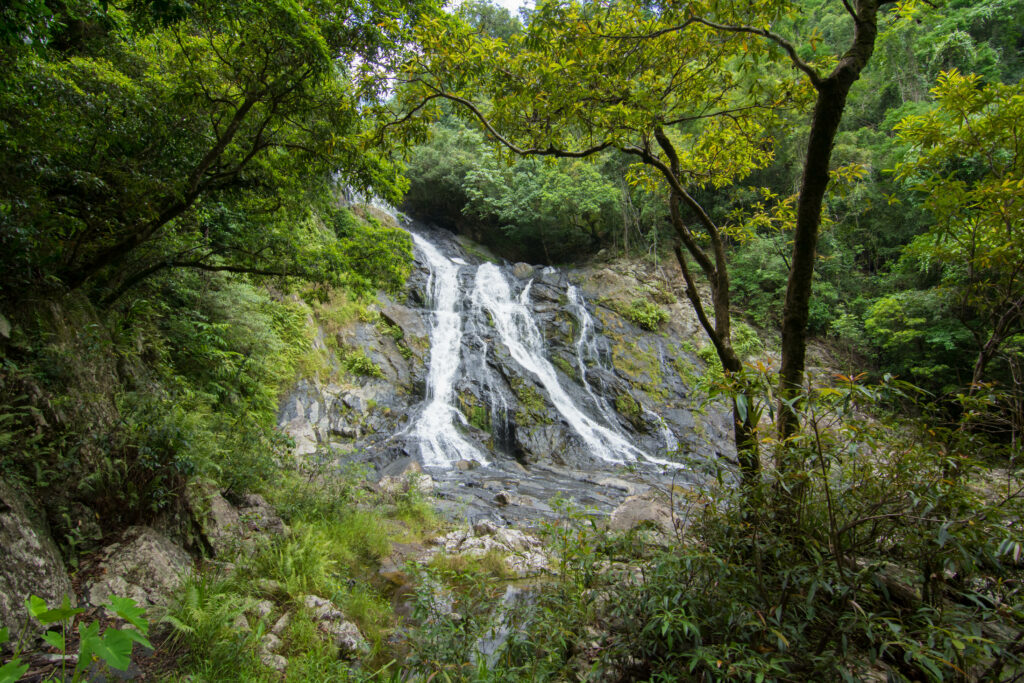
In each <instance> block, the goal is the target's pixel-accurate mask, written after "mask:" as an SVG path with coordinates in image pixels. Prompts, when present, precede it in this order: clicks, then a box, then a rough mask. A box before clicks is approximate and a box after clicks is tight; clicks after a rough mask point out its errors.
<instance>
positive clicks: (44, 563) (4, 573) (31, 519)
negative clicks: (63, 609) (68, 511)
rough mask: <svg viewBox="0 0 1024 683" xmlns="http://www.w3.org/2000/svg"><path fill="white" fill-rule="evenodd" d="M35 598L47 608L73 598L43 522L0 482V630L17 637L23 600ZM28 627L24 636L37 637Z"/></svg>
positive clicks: (25, 618)
mask: <svg viewBox="0 0 1024 683" xmlns="http://www.w3.org/2000/svg"><path fill="white" fill-rule="evenodd" d="M29 595H38V596H39V597H41V598H42V599H43V600H45V601H46V602H47V604H48V605H51V606H52V605H54V604H55V603H60V601H61V600H62V599H63V598H64V597H66V596H67V597H71V598H72V602H74V595H73V593H72V589H71V580H70V578H69V577H68V573H67V570H66V569H65V568H64V561H63V560H62V559H61V556H60V552H58V550H57V545H56V544H55V543H54V542H53V539H52V538H51V537H50V533H49V530H48V529H47V527H46V524H45V522H44V521H43V518H42V517H41V516H40V515H38V514H37V513H36V512H35V510H33V509H32V507H31V506H30V505H29V503H28V501H27V500H25V498H24V497H22V496H21V495H20V494H19V493H17V492H16V491H15V490H14V489H13V488H12V487H10V486H9V485H7V484H6V483H5V482H4V481H3V480H0V626H7V627H8V628H9V629H10V633H11V637H12V638H16V637H18V636H19V635H20V633H21V630H22V626H23V625H24V624H26V623H28V613H27V612H26V611H25V600H26V598H28V597H29ZM36 627H38V624H36V623H35V622H33V623H32V624H30V628H29V630H28V632H27V633H28V634H29V635H31V636H34V635H36V634H37V633H41V632H42V631H43V629H42V628H36Z"/></svg>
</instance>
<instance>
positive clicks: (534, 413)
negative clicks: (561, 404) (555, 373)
mask: <svg viewBox="0 0 1024 683" xmlns="http://www.w3.org/2000/svg"><path fill="white" fill-rule="evenodd" d="M510 384H511V385H512V391H514V392H515V394H516V398H517V399H518V400H519V409H518V410H516V423H517V424H520V425H523V426H526V425H535V424H542V425H546V424H551V416H550V415H549V414H548V410H547V403H546V402H545V401H544V397H543V396H542V395H541V393H540V392H539V391H537V388H536V387H535V386H533V385H532V384H530V383H529V382H527V381H526V380H524V379H522V378H520V377H513V378H511V380H510Z"/></svg>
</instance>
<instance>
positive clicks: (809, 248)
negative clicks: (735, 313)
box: [779, 0, 880, 464]
mask: <svg viewBox="0 0 1024 683" xmlns="http://www.w3.org/2000/svg"><path fill="white" fill-rule="evenodd" d="M879 4H880V3H879V2H878V1H877V0H862V1H861V2H860V3H858V5H857V17H856V28H855V31H854V37H853V44H852V45H851V46H850V48H849V50H847V52H846V54H844V55H843V56H842V58H841V59H840V60H839V64H838V65H837V66H836V68H835V69H834V70H833V71H832V73H831V74H829V76H828V78H825V79H822V80H821V81H820V82H818V83H817V84H816V86H815V87H816V88H817V91H818V97H817V100H816V102H815V105H814V115H813V117H812V119H811V133H810V137H809V139H808V144H807V156H806V157H805V160H804V176H803V181H802V183H801V187H800V195H799V199H798V201H797V212H796V230H795V232H794V235H793V254H792V257H791V260H790V269H789V280H788V282H787V284H786V303H785V308H784V309H783V315H782V366H781V368H780V370H779V397H780V401H779V437H780V440H782V441H785V440H786V439H788V438H790V437H792V436H793V435H794V434H796V433H797V431H798V430H799V428H800V423H799V419H798V417H797V414H796V412H795V411H794V410H793V408H792V406H791V404H790V403H787V401H792V400H793V399H794V398H795V397H797V396H799V395H800V391H801V390H802V388H803V381H804V360H805V355H806V351H807V321H808V315H809V313H810V301H811V289H812V285H813V279H814V262H815V259H816V257H817V247H818V228H819V227H820V225H821V207H822V203H823V201H824V198H825V190H826V189H827V187H828V182H829V164H830V162H831V160H832V143H833V142H834V141H835V137H836V131H837V130H838V129H839V122H840V121H841V120H842V117H843V110H844V109H845V108H846V98H847V95H849V93H850V87H851V86H852V85H853V83H854V82H855V81H856V80H857V79H858V78H860V72H861V70H862V69H863V68H864V66H865V65H866V64H867V63H868V60H869V59H870V58H871V53H872V52H873V51H874V48H875V38H876V36H877V35H878V26H877V14H878V6H879ZM780 464H781V463H780Z"/></svg>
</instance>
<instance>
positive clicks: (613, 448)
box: [408, 233, 679, 468]
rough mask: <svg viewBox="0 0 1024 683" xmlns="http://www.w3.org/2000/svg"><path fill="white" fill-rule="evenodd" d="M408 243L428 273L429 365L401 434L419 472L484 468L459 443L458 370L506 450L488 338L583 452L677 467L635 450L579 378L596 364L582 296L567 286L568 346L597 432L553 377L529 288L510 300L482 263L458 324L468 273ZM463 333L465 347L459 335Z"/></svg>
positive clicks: (428, 247) (504, 414) (422, 243)
mask: <svg viewBox="0 0 1024 683" xmlns="http://www.w3.org/2000/svg"><path fill="white" fill-rule="evenodd" d="M412 238H413V242H414V243H415V245H416V248H417V250H418V251H419V252H420V253H421V254H422V256H423V258H424V260H425V261H426V263H427V266H428V268H429V271H430V276H429V280H428V282H427V289H428V291H429V296H430V299H431V301H430V303H431V305H432V310H431V322H430V329H429V336H430V345H431V347H430V360H429V366H428V371H427V373H428V374H427V396H426V400H425V401H424V404H423V407H422V409H421V411H420V414H419V417H418V418H417V419H416V421H415V422H414V424H413V425H412V427H411V428H410V429H409V431H408V434H409V435H411V436H412V437H413V438H414V439H415V441H416V442H417V443H418V444H419V447H420V454H421V457H422V461H423V464H424V465H425V466H428V467H437V468H451V467H452V466H453V465H454V463H456V462H458V461H460V460H475V461H476V462H478V463H480V464H481V465H487V464H489V463H488V461H487V458H486V457H485V456H484V454H483V453H482V452H481V449H479V448H477V447H476V446H474V445H473V443H471V442H470V441H469V439H467V438H466V436H464V435H463V432H462V431H461V430H460V428H459V426H460V425H461V426H462V427H465V428H467V429H468V428H469V421H468V420H467V419H466V416H465V415H464V414H463V413H462V412H461V411H460V410H459V409H458V408H457V407H455V405H453V401H454V397H455V383H456V381H457V380H458V379H459V368H460V365H464V366H465V368H464V372H470V373H472V374H474V375H475V378H476V381H478V382H479V383H480V384H481V385H482V386H483V387H484V388H485V390H486V393H487V399H486V400H487V402H488V403H489V408H490V418H491V420H490V421H491V430H492V438H493V441H492V443H493V444H494V445H495V446H496V447H499V448H503V449H505V450H509V448H510V446H511V441H512V435H511V434H510V433H506V431H507V430H508V429H509V425H510V423H509V419H508V416H509V413H510V406H509V403H508V402H507V401H506V397H505V395H504V392H505V391H507V389H503V385H504V380H503V379H501V378H500V377H498V376H497V375H496V374H495V373H494V371H493V370H492V369H491V368H490V367H489V365H488V360H487V359H488V348H489V341H488V340H489V339H490V337H491V335H492V334H493V335H494V337H496V340H497V342H499V343H500V344H502V345H503V346H504V347H505V348H506V349H507V350H508V353H509V355H510V356H511V358H512V360H514V361H515V363H516V364H518V366H519V367H520V368H521V369H522V371H524V372H526V373H527V374H528V375H530V376H532V377H533V378H534V379H536V381H537V382H538V383H539V384H540V386H541V387H543V389H544V391H545V393H546V394H547V397H548V399H549V400H550V403H551V405H552V406H553V407H554V409H555V410H556V411H557V412H558V414H559V415H560V416H561V417H562V419H563V420H564V422H565V423H566V424H567V425H568V426H569V427H570V428H571V430H572V431H573V432H575V433H576V434H577V435H578V436H579V437H580V439H582V441H583V443H584V444H585V445H586V450H587V452H588V453H589V454H591V455H593V456H594V457H596V458H598V459H600V460H602V461H605V462H608V463H624V462H636V461H646V462H651V463H656V464H659V465H665V466H670V467H678V466H679V465H678V463H675V462H671V461H668V460H665V459H662V458H658V457H654V456H651V455H649V454H648V453H645V452H644V451H643V450H641V449H640V448H638V447H637V446H635V445H634V444H633V443H632V442H631V441H630V440H629V439H628V438H627V437H625V436H624V435H623V434H622V433H620V432H619V431H618V429H617V428H616V427H615V426H614V425H617V424H618V421H619V420H618V416H617V414H616V413H615V411H614V409H613V408H612V407H611V406H610V405H609V404H608V402H607V401H606V400H605V399H603V398H602V397H601V396H600V395H599V394H598V392H597V391H595V390H594V388H593V387H592V386H591V384H590V382H589V380H588V378H587V365H586V363H587V361H588V360H589V361H597V362H599V361H600V358H599V352H598V348H597V342H596V338H595V337H596V335H595V334H594V323H593V319H592V318H591V317H590V314H589V312H588V311H587V308H586V305H585V302H584V301H583V297H582V295H581V294H580V293H579V291H578V290H577V289H576V288H575V287H574V286H571V285H570V286H569V288H568V290H567V292H566V295H567V297H568V300H569V307H570V312H571V313H572V314H573V315H574V316H575V317H576V319H577V320H578V321H579V323H580V327H581V329H580V335H579V338H578V339H577V340H576V343H575V346H576V355H577V362H578V366H579V371H580V378H581V382H582V384H583V388H584V390H585V391H586V393H587V395H588V396H589V398H590V399H591V400H592V401H593V407H594V409H595V410H596V416H597V417H599V418H601V419H602V420H603V421H604V422H605V424H602V423H601V422H599V421H598V420H596V419H594V417H592V416H591V415H588V414H587V413H586V412H584V410H583V408H582V407H581V406H580V405H578V404H577V403H576V402H575V401H574V400H573V398H572V397H571V396H570V394H569V392H568V391H567V390H566V389H565V387H563V386H562V385H561V383H560V381H559V378H558V373H557V372H556V371H555V368H554V366H553V365H552V364H551V362H550V361H549V360H548V358H547V355H546V353H545V349H544V337H543V335H542V334H541V332H540V328H539V327H538V325H537V322H536V320H535V318H534V314H533V311H532V309H531V306H530V291H531V287H532V285H533V282H532V281H530V282H529V283H527V285H526V286H525V287H524V288H523V289H522V291H521V292H520V293H519V294H518V296H513V293H512V287H511V285H510V284H509V280H508V279H507V278H506V277H505V274H504V273H503V272H502V270H501V268H500V267H499V266H496V265H494V264H493V263H483V264H481V265H480V266H477V267H476V273H475V276H474V277H473V289H472V292H471V294H469V296H470V298H471V303H472V310H471V311H469V312H468V313H469V314H468V315H466V316H464V315H463V311H462V310H461V309H462V302H461V301H460V299H461V298H462V297H464V296H466V294H467V293H464V292H462V291H461V290H460V283H459V274H460V270H461V269H462V268H463V267H465V268H467V269H468V268H471V266H469V265H468V264H467V263H466V262H465V261H464V260H462V259H461V258H451V257H448V256H445V255H444V254H443V253H441V251H440V249H438V247H437V246H435V245H434V244H433V243H431V242H430V241H429V240H428V239H427V238H425V237H423V236H422V235H419V234H416V233H413V234H412ZM464 327H467V332H466V333H465V334H466V335H468V336H466V340H465V341H466V343H464V340H463V337H464V330H463V328H464ZM467 346H472V347H473V348H475V349H477V350H478V351H474V352H473V353H472V354H470V355H468V356H467V359H472V360H467V362H466V363H463V360H462V357H461V356H462V352H463V349H464V348H466V347H467ZM658 422H659V423H660V424H661V425H662V432H663V436H664V438H665V445H666V447H667V450H668V451H669V452H672V451H674V450H675V449H676V448H677V445H678V444H677V443H676V441H675V437H674V436H673V435H672V432H671V430H669V429H668V427H667V426H666V425H665V423H664V421H662V420H660V418H659V419H658Z"/></svg>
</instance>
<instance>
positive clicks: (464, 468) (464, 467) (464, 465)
mask: <svg viewBox="0 0 1024 683" xmlns="http://www.w3.org/2000/svg"><path fill="white" fill-rule="evenodd" d="M477 467H480V463H478V462H477V461H476V460H459V461H457V462H456V463H455V468H456V469H458V470H459V471H461V472H468V471H469V470H475V469H476V468H477Z"/></svg>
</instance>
